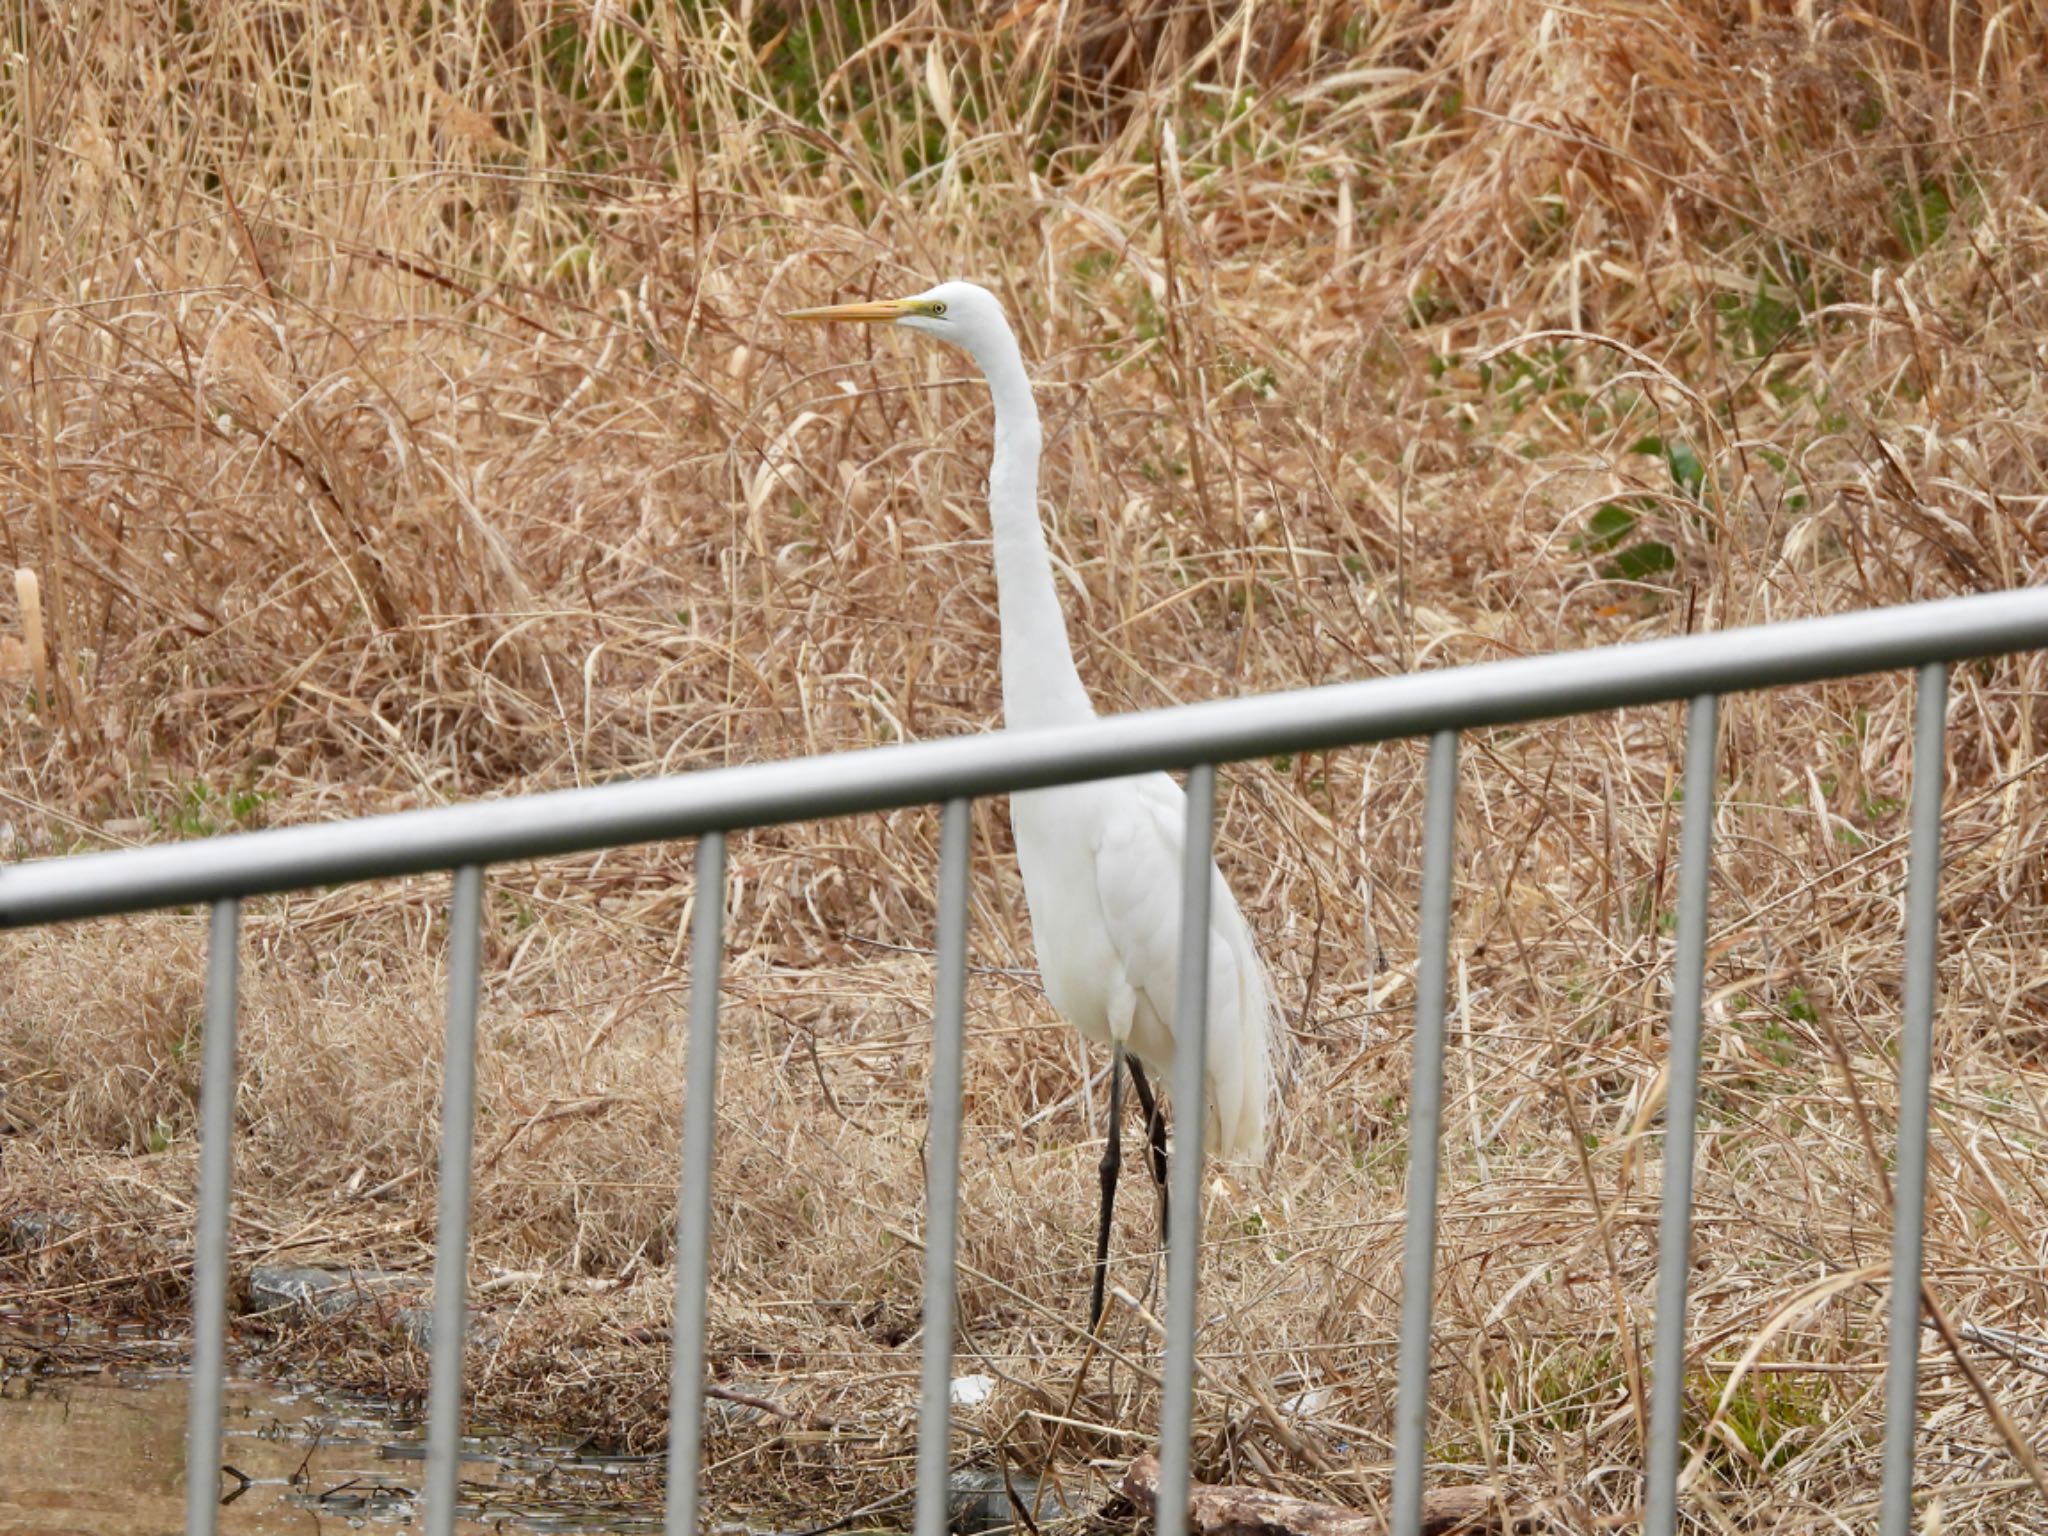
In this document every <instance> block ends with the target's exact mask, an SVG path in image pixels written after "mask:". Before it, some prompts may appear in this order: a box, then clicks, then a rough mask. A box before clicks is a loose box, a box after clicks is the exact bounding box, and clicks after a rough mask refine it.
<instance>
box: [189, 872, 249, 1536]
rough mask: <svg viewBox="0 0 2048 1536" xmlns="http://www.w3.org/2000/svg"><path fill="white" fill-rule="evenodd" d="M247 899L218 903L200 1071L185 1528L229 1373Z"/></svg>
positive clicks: (205, 1512)
mask: <svg viewBox="0 0 2048 1536" xmlns="http://www.w3.org/2000/svg"><path fill="white" fill-rule="evenodd" d="M241 915H242V904H241V903H240V902H239V901H237V900H236V899H235V898H234V897H232V896H230V897H227V898H225V899H224V900H221V901H216V902H215V903H214V904H213V921H212V926H211V928H210V930H209V932H208V934H207V940H206V1038H205V1040H204V1041H203V1042H202V1044H201V1047H200V1050H201V1059H200V1073H199V1220H198V1223H197V1225H196V1228H195V1230H194V1231H193V1234H192V1402H191V1416H190V1418H189V1419H188V1420H187V1421H186V1427H185V1533H186V1536H213V1531H214V1515H215V1512H216V1510H217V1509H218V1507H219V1503H220V1419H221V1398H222V1395H223V1389H224V1387H225V1384H226V1380H227V1363H228V1361H227V1343H228V1340H227V1333H228V1190H229V1187H230V1184H231V1183H232V1180H233V1176H234V1167H235V1146H234V1135H235V977H236V969H237V959H238V950H239V945H240V938H241Z"/></svg>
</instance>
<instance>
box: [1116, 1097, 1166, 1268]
mask: <svg viewBox="0 0 2048 1536" xmlns="http://www.w3.org/2000/svg"><path fill="white" fill-rule="evenodd" d="M1124 1065H1125V1066H1127V1067H1129V1068H1130V1069H1131V1086H1132V1087H1133V1088H1135V1089H1137V1090H1138V1108H1139V1109H1140V1110H1142V1111H1143V1112H1144V1115H1145V1132H1146V1134H1147V1135H1148V1136H1149V1137H1150V1138H1151V1140H1152V1182H1153V1183H1154V1184H1156V1185H1157V1186H1158V1187H1159V1232H1160V1235H1161V1236H1162V1237H1164V1236H1165V1234H1166V1115H1165V1113H1164V1112H1163V1111H1162V1110H1161V1109H1160V1108H1159V1101H1158V1100H1157V1099H1155V1098H1153V1097H1152V1085H1151V1084H1150V1083H1148V1082H1146V1081H1145V1069H1144V1068H1143V1067H1141V1066H1139V1065H1138V1058H1137V1057H1135V1056H1126V1057H1125V1058H1124Z"/></svg>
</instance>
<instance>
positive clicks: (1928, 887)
mask: <svg viewBox="0 0 2048 1536" xmlns="http://www.w3.org/2000/svg"><path fill="white" fill-rule="evenodd" d="M1947 718H1948V668H1947V666H1946V665H1945V664H1943V663H1941V662H1938V661H1930V662H1928V663H1927V664H1926V665H1924V666H1922V667H1921V668H1920V674H1919V688H1918V691H1917V697H1916V700H1915V711H1914V722H1913V726H1914V728H1913V836H1912V854H1911V857H1910V859H1909V861H1908V864H1907V867H1906V996H1905V1019H1904V1025H1903V1028H1902V1031H1901V1039H1900V1041H1899V1145H1898V1152H1897V1155H1896V1157H1895V1158H1894V1166H1895V1169H1896V1174H1895V1177H1896V1180H1897V1184H1896V1193H1895V1195H1894V1197H1893V1200H1892V1299H1891V1304H1892V1315H1891V1361H1890V1365H1889V1368H1888V1370H1887V1372H1886V1377H1885V1423H1884V1496H1883V1503H1882V1515H1881V1526H1880V1529H1881V1531H1882V1536H1908V1533H1909V1532H1910V1531H1911V1530H1912V1525H1913V1439H1914V1430H1915V1428H1916V1427H1917V1424H1918V1417H1919V1415H1918V1401H1917V1400H1918V1395H1919V1384H1920V1382H1919V1378H1920V1238H1921V1223H1922V1220H1923V1218H1924V1216H1925V1214H1926V1208H1927V1121H1928V1104H1927V1101H1928V1097H1929V1083H1930V1079H1931V1078H1932V1077H1933V1074H1934V972H1935V943H1936V940H1937V938H1938V937H1939V934H1938V927H1939V923H1940V905H1939V898H1940V892H1941V789H1942V777H1943V771H1944V763H1945V753H1944V749H1943V741H1942V735H1943V732H1942V728H1943V726H1944V725H1945V724H1946V722H1947Z"/></svg>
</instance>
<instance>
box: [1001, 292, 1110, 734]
mask: <svg viewBox="0 0 2048 1536" xmlns="http://www.w3.org/2000/svg"><path fill="white" fill-rule="evenodd" d="M974 360H975V361H976V362H978V363H979V364H981V371H982V372H983V373H984V374H985V375H986V376H987V378H988V387H989V393H990V394H991V395H992V396H993V397H994V400H995V417H996V451H995V459H994V461H993V462H992V463H991V464H990V465H989V471H988V504H989V520H990V522H991V523H992V524H993V528H994V535H995V553H996V603H997V607H998V609H999V611H1000V616H1001V619H1002V627H1003V723H1004V725H1006V726H1008V727H1010V728H1011V729H1013V730H1015V729H1020V728H1021V729H1029V728H1033V727H1037V726H1046V725H1065V724H1069V723H1071V722H1073V721H1077V720H1087V719H1090V718H1092V717H1093V716H1094V714H1095V710H1094V707H1093V706H1092V705H1091V704H1090V703H1089V702H1088V691H1087V690H1086V689H1085V688H1083V687H1082V686H1081V674H1080V673H1079V672H1077V671H1075V670H1074V648H1073V646H1072V645H1071V644H1070V643H1069V641H1068V639H1067V620H1066V615H1065V614H1064V613H1062V612H1061V611H1060V599H1059V592H1058V590H1057V589H1056V588H1055V587H1054V586H1053V579H1052V558H1051V556H1050V555H1049V554H1048V553H1047V552H1046V547H1045V530H1044V528H1043V527H1041V526H1040V525H1039V521H1038V454H1039V448H1040V438H1039V430H1038V407H1037V405H1036V404H1034V403H1033V401H1032V399H1031V380H1030V378H1029V377H1027V376H1026V374H1025V372H1024V358H1023V356H1022V354H1021V353H1019V352H1018V350H1017V343H1016V340H1015V338H1013V337H1011V336H1010V335H1008V334H1007V333H1005V334H1003V335H1002V336H1000V337H997V338H994V339H992V340H990V341H988V342H987V343H985V344H983V345H981V346H979V347H976V348H975V349H974Z"/></svg>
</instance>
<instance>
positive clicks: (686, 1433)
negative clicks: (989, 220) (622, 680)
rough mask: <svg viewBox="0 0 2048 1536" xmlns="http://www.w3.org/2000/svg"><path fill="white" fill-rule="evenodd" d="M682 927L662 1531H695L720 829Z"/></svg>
mask: <svg viewBox="0 0 2048 1536" xmlns="http://www.w3.org/2000/svg"><path fill="white" fill-rule="evenodd" d="M695 899H696V903H697V910H696V913H695V917H694V921H693V922H692V924H691V931H690V1043H689V1051H690V1057H689V1062H688V1064H687V1067H686V1077H685V1082H684V1086H683V1177H682V1187H681V1188H680V1189H679V1190H678V1192H677V1194H676V1308H675V1323H674V1326H673V1330H672V1336H671V1350H672V1354H671V1357H670V1370H669V1383H668V1520H667V1525H666V1532H667V1536H696V1532H697V1472H698V1466H697V1461H698V1451H699V1449H700V1448H701V1446H702V1444H703V1438H704V1319H705V1313H706V1311H707V1306H708V1301H709V1298H708V1296H707V1294H706V1292H707V1288H708V1287H709V1285H710V1278H711V1148H712V1141H713V1139H714V1133H715V1132H716V1130H717V1115H718V983H719V972H720V969H721V967H722V966H723V964H724V959H725V953H724V946H725V834H724V833H723V832H706V833H705V834H704V835H703V836H702V837H701V838H699V839H698V840H697V890H696V897H695Z"/></svg>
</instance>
